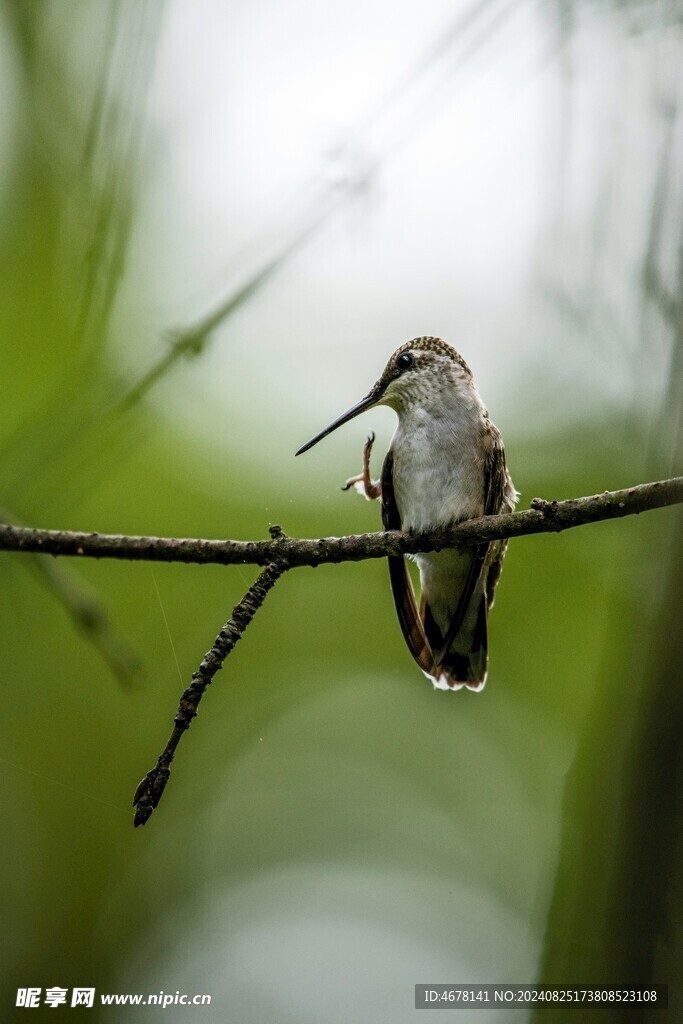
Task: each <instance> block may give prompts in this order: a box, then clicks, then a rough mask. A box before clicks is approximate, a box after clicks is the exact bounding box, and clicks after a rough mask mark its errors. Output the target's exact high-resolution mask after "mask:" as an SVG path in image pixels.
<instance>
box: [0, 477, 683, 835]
mask: <svg viewBox="0 0 683 1024" xmlns="http://www.w3.org/2000/svg"><path fill="white" fill-rule="evenodd" d="M680 503H683V477H674V478H672V479H670V480H659V481H656V482H654V483H648V484H639V485H638V486H636V487H628V488H626V489H624V490H621V491H605V492H604V493H603V494H594V495H593V496H592V497H587V498H572V499H570V500H568V501H544V500H543V499H541V498H534V500H533V501H532V502H531V508H530V509H526V510H524V511H522V512H512V513H509V514H507V515H499V516H484V517H482V518H480V519H470V520H468V521H467V522H464V523H459V524H458V525H456V526H451V527H448V528H441V529H438V530H431V531H429V532H426V533H422V534H412V533H399V532H397V531H390V532H388V533H366V534H358V535H355V536H348V537H324V538H320V539H316V540H305V539H299V538H294V537H287V536H285V534H284V533H283V532H282V530H281V529H280V527H278V526H271V528H270V533H271V540H269V541H238V540H199V539H197V540H192V539H180V538H175V537H129V536H123V535H119V534H100V533H77V532H73V531H70V530H36V529H28V528H26V527H20V526H13V525H8V524H0V550H5V551H26V552H33V553H36V552H38V553H43V554H51V555H76V556H78V557H82V558H118V559H131V560H134V561H143V560H147V561H156V562H193V563H203V564H207V563H218V564H221V565H231V564H233V565H234V564H242V565H244V564H252V565H263V566H265V568H264V570H263V571H262V572H261V574H260V575H259V576H258V578H257V579H256V581H255V582H254V584H253V585H252V586H251V587H250V588H249V590H248V591H247V593H246V594H245V596H244V597H243V598H242V600H241V601H240V603H239V604H238V605H237V606H236V607H235V609H234V610H233V613H232V616H231V618H230V619H229V620H228V622H226V623H225V625H224V626H223V628H222V629H221V631H220V633H219V634H218V636H217V637H216V639H215V641H214V644H213V646H212V648H211V650H210V651H208V653H207V654H206V655H205V656H204V658H203V660H202V662H201V664H200V666H199V668H198V669H197V671H196V672H195V673H194V675H193V677H192V682H191V683H190V685H189V686H188V688H187V689H186V690H185V692H184V693H183V695H182V697H181V699H180V706H179V708H178V713H177V715H176V717H175V722H174V727H173V731H172V733H171V736H170V737H169V740H168V743H167V744H166V747H165V748H164V751H163V753H162V754H161V755H160V756H159V758H158V760H157V763H156V765H155V766H154V768H152V770H151V771H149V772H148V773H147V775H146V776H145V777H144V779H143V780H142V782H141V783H140V784H139V786H138V788H137V790H136V793H135V798H134V801H133V802H134V805H135V825H136V826H137V825H144V824H145V822H146V821H147V820H148V819H149V817H150V815H151V814H152V811H153V810H154V808H155V807H156V806H157V804H158V803H159V800H160V799H161V796H162V794H163V792H164V789H165V787H166V783H167V782H168V779H169V776H170V765H171V761H172V760H173V757H174V755H175V752H176V748H177V746H178V743H179V742H180V738H181V736H182V735H183V733H184V732H185V731H186V730H187V728H188V727H189V725H190V722H191V721H192V719H193V718H194V717H195V715H196V714H197V709H198V707H199V702H200V701H201V699H202V697H203V695H204V692H205V691H206V688H207V686H208V685H209V683H210V682H211V681H212V679H213V677H214V676H215V674H216V672H217V671H218V670H219V669H220V668H221V667H222V665H223V662H224V661H225V659H226V658H227V657H228V655H229V654H230V652H231V651H232V649H233V647H234V646H235V644H236V643H237V642H238V640H239V639H240V638H241V637H242V634H243V633H244V630H245V629H246V628H247V626H248V625H249V623H250V622H251V620H252V618H253V617H254V615H255V614H256V612H257V611H258V609H259V608H260V607H261V605H262V604H263V602H264V601H265V599H266V597H267V595H268V593H269V591H270V590H271V589H272V587H273V586H274V585H275V583H276V582H277V580H278V579H279V578H280V576H281V575H282V574H283V573H284V572H286V571H287V570H288V569H293V568H296V567H298V566H304V565H308V566H317V565H322V564H324V563H326V562H356V561H361V560H363V559H366V558H384V557H386V556H387V555H395V554H414V553H416V552H419V551H437V550H440V549H442V548H448V547H460V546H469V545H473V544H481V543H489V542H491V541H494V540H501V539H503V538H506V537H522V536H525V535H527V534H532V533H559V532H560V531H561V530H568V529H571V528H572V527H575V526H583V525H584V524H586V523H595V522H599V521H600V520H603V519H617V518H620V517H622V516H629V515H634V514H637V513H639V512H645V511H647V510H648V509H655V508H662V507H663V506H666V505H675V504H680Z"/></svg>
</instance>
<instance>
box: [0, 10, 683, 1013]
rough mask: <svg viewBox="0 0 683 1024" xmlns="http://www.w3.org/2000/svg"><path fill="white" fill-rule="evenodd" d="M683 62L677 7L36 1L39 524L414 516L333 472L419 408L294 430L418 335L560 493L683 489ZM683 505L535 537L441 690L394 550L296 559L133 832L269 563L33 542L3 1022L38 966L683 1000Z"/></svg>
mask: <svg viewBox="0 0 683 1024" xmlns="http://www.w3.org/2000/svg"><path fill="white" fill-rule="evenodd" d="M682 50H683V40H682V38H681V7H680V4H676V3H670V2H667V3H665V2H657V3H655V2H652V3H647V2H645V3H618V4H617V3H607V2H603V3H598V4H588V3H585V2H576V3H571V2H567V0H562V2H557V3H550V4H546V3H543V4H541V3H539V2H536V0H534V2H531V0H530V2H525V0H522V2H517V3H514V4H509V3H505V2H502V0H499V2H493V0H489V2H481V3H478V4H477V3H475V4H470V3H464V2H463V3H459V4H453V3H444V2H437V0H431V2H429V3H427V4H426V5H424V6H422V7H421V8H420V10H419V11H418V10H417V9H415V10H414V9H413V7H412V6H410V5H407V4H404V3H402V4H399V5H398V9H397V8H396V5H395V4H389V3H384V2H376V3H373V4H372V5H367V4H360V3H358V4H355V3H354V4H351V6H349V7H347V6H346V5H344V7H340V6H334V5H323V6H321V5H314V4H313V3H312V2H306V0H297V2H296V3H294V4H286V5H285V4H281V3H278V2H276V0H266V2H264V3H262V4H259V5H256V6H253V5H248V4H246V3H242V4H241V3H237V4H234V5H232V4H231V5H222V4H220V3H218V2H217V0H203V2H202V3H201V4H199V5H196V4H190V3H189V2H187V0H168V2H167V3H161V2H157V0H147V2H145V3H140V2H137V3H135V2H132V0H128V2H125V0H119V2H111V3H110V2H107V0H99V2H98V3H97V4H88V3H85V0H81V2H75V0H59V2H57V0H44V2H37V0H5V2H3V3H2V4H1V5H0V80H1V82H2V88H1V89H0V94H1V95H2V99H1V100H0V139H1V141H2V151H3V154H4V158H3V161H2V166H1V167H0V380H1V381H2V396H3V400H2V402H1V403H0V506H1V507H2V516H3V517H5V518H6V519H11V520H16V521H19V522H22V523H25V524H29V525H34V526H44V527H53V528H65V529H84V530H98V531H103V532H104V531H109V532H122V533H143V534H144V533H154V534H167V535H176V536H204V537H237V538H259V537H263V536H266V535H267V528H268V526H269V524H271V523H274V522H276V523H280V524H281V525H282V526H283V528H284V529H285V530H286V531H287V533H289V534H291V535H300V536H312V537H315V536H321V535H327V534H337V535H340V534H344V533H347V532H348V533H350V532H361V531H364V530H372V529H376V528H378V525H379V509H378V506H377V505H375V504H370V503H365V502H362V501H361V500H360V499H357V498H356V497H355V496H350V495H345V494H342V493H341V492H340V490H339V485H340V483H341V482H342V481H343V480H344V478H345V477H346V476H348V475H349V474H350V473H352V472H356V471H357V469H358V468H359V464H360V452H361V445H362V442H363V439H364V437H365V433H366V431H367V430H368V429H370V428H374V429H375V430H376V431H377V434H378V444H377V448H376V451H378V452H379V451H380V450H382V449H383V448H385V447H386V444H387V443H388V440H389V437H390V433H391V430H392V429H393V425H392V416H391V414H390V413H389V412H388V411H386V410H384V411H380V412H378V413H371V414H369V415H368V416H367V417H366V418H365V422H363V423H360V422H357V423H355V424H353V425H351V426H349V427H348V428H347V429H346V430H344V431H340V432H339V433H338V434H335V435H334V437H331V438H330V439H329V441H328V442H326V443H325V444H324V445H321V446H319V448H316V449H315V451H313V452H311V454H310V456H306V457H305V458H304V459H299V460H296V462H295V461H294V459H293V457H292V455H293V452H294V450H295V449H296V448H297V447H298V446H299V445H300V444H301V443H302V442H303V441H304V440H305V439H307V438H308V437H309V436H311V435H312V434H313V433H314V432H315V431H316V430H318V429H320V428H322V427H323V426H324V425H325V424H326V423H327V422H329V421H330V420H331V419H332V418H333V417H334V416H335V415H337V414H338V413H340V412H341V411H343V409H345V408H346V407H347V406H348V405H350V404H351V403H352V402H354V401H356V400H357V399H358V398H359V397H360V396H361V395H362V394H364V393H365V392H366V391H367V388H368V385H369V384H370V383H372V381H374V380H375V378H376V377H377V375H378V374H379V372H380V371H381V369H382V367H383V365H384V362H385V360H386V358H387V357H388V355H389V353H390V352H391V351H393V349H394V348H395V347H396V346H397V345H398V344H400V343H401V342H403V341H404V340H407V339H408V338H410V337H412V336H414V335H418V334H437V335H441V336H443V337H445V338H446V339H447V340H448V341H450V342H451V343H453V344H454V345H456V347H457V348H459V349H460V350H461V351H462V352H463V354H464V355H465V357H466V358H467V360H468V361H469V362H470V364H471V365H472V366H473V369H474V372H475V376H476V378H477V381H478V384H479V387H480V390H481V392H482V394H483V396H484V399H485V401H486V402H487V403H488V404H489V408H490V410H491V414H492V416H493V419H494V420H495V421H496V423H497V424H498V426H499V427H500V428H501V430H502V433H503V436H504V438H505V442H506V449H507V453H508V462H509V466H510V468H511V471H512V474H513V478H514V480H515V483H516V485H517V487H518V488H519V489H520V490H521V492H522V506H527V505H528V502H529V501H530V499H531V498H532V497H533V496H534V495H537V494H538V495H542V496H543V497H546V498H558V499H559V498H564V497H572V496H576V495H580V494H591V493H594V492H596V491H600V490H604V489H606V488H610V489H611V488H615V487H621V486H627V485H630V484H633V483H637V482H639V481H642V480H647V479H656V478H660V477H665V476H667V475H671V474H672V473H674V472H676V471H678V472H680V454H681V453H680V422H681V416H680V413H681V402H680V398H681V391H680V384H681V375H680V367H681V352H682V350H683V346H682V339H681V324H682V323H683V315H682V302H683V286H682V284H681V282H682V281H683V264H682V263H681V253H682V252H683V246H682V245H681V241H682V238H681V196H682V195H683V189H681V182H682V174H681V170H682V167H683V160H682V158H683V150H682V146H681V139H682V137H683V136H682V135H681V130H680V113H679V111H680V102H681V98H682V97H681V76H680V67H681V57H682ZM378 469H379V460H378V464H377V470H378ZM680 523H681V519H680V514H679V511H678V510H677V509H669V510H661V511H657V512H651V513H648V514H647V515H643V516H640V517H637V518H635V517H634V518H630V519H626V520H621V521H616V522H609V523H604V524H601V525H596V526H591V527H588V528H585V529H581V530H575V531H569V532H567V533H564V534H562V535H560V536H539V537H530V538H523V539H520V540H517V541H515V542H513V543H512V544H511V547H510V550H509V552H508V556H507V563H506V568H505V572H504V575H503V580H502V585H501V587H500V589H499V592H498V597H497V601H496V608H495V611H494V612H493V615H492V620H491V625H490V634H491V667H490V674H489V681H488V684H487V686H486V688H485V690H484V692H483V693H482V694H480V695H476V694H470V693H468V692H464V693H463V692H459V693H454V694H444V693H441V692H436V691H433V690H432V688H431V687H430V685H429V684H428V683H427V682H426V681H425V680H424V679H423V678H422V676H421V674H420V673H419V672H418V670H417V669H416V667H415V666H414V664H413V663H412V661H411V659H410V656H409V654H408V652H407V650H406V649H405V647H404V644H403V641H402V639H401V636H400V632H399V628H398V624H397V622H396V620H395V613H394V610H393V606H392V601H391V596H390V592H389V587H388V580H387V573H386V567H385V566H384V565H383V564H381V563H375V562H365V563H359V564H348V565H341V566H326V567H321V568H319V569H317V570H315V571H313V570H308V569H300V570H296V571H295V572H292V573H291V574H289V575H288V576H287V577H286V578H285V579H283V580H282V581H281V582H280V583H279V584H278V586H277V587H276V588H275V590H274V591H273V593H272V595H271V596H270V597H269V598H268V600H267V602H266V604H265V606H264V608H263V609H262V611H260V612H259V614H258V616H257V618H256V619H255V620H254V622H253V624H252V626H251V627H250V629H249V632H248V633H247V635H246V637H245V638H244V641H243V642H242V643H241V644H240V645H239V647H238V648H237V649H236V651H235V652H234V654H233V655H232V656H231V657H230V659H229V661H228V663H227V664H226V667H225V669H224V671H223V672H222V673H220V674H219V676H218V677H217V678H216V681H215V684H214V685H213V686H212V687H211V689H210V691H209V692H208V693H207V695H206V698H205V700H204V702H203V704H202V707H201V711H200V715H199V717H198V719H197V720H196V721H195V722H194V724H193V725H192V728H191V730H190V732H189V734H188V735H187V736H186V737H185V739H184V740H183V742H182V744H181V747H180V751H179V753H178V755H177V758H176V761H175V763H174V768H173V774H172V778H171V782H170V784H169V787H168V789H167V791H166V795H165V796H164V799H163V801H162V803H161V804H160V806H159V808H158V810H157V811H156V812H155V813H154V815H153V817H152V819H151V820H150V822H149V824H148V825H147V826H146V827H145V828H144V829H138V830H134V829H133V827H132V808H131V806H130V802H131V799H132V794H133V791H134V789H135V786H136V784H137V782H138V780H139V779H140V778H141V776H142V775H143V774H144V773H145V772H146V771H147V770H148V769H149V768H150V767H152V765H153V763H154V762H155V760H156V757H157V755H158V753H159V752H160V750H161V749H162V747H163V745H164V743H165V741H166V739H167V736H168V733H169V730H170V726H171V722H172V717H173V715H174V714H175V710H176V707H177V700H178V696H179V694H180V692H181V690H182V688H184V686H185V685H187V683H188V682H189V679H190V676H191V674H192V672H193V671H194V669H195V668H196V666H197V665H198V663H199V661H200V659H201V657H202V655H203V654H204V652H205V651H206V650H207V649H208V647H209V646H210V645H211V643H212V641H213V638H214V636H215V634H216V632H217V631H218V629H219V628H220V626H221V625H222V623H223V622H224V621H225V620H226V618H227V617H228V616H229V614H230V611H231V609H232V607H233V605H234V604H235V603H236V602H237V600H239V598H240V597H241V596H242V594H243V593H244V591H245V590H246V589H247V587H248V586H249V584H250V582H251V580H252V579H253V577H254V575H255V573H254V571H253V569H252V568H250V567H244V568H238V567H234V568H232V567H228V568H220V567H215V566H205V567H199V566H184V565H155V566H153V567H150V566H149V565H148V564H143V563H138V564H133V563H132V564H126V563H117V562H113V561H112V562H107V561H103V562H95V561H86V560H83V561H81V562H78V564H76V563H75V562H74V561H72V560H71V561H70V560H66V559H65V560H58V561H55V560H53V559H50V560H49V562H48V561H47V560H41V559H40V558H38V557H35V558H34V557H30V556H22V555H8V554H3V555H2V557H1V559H0V563H1V564H0V572H1V576H0V580H1V584H0V655H1V661H0V664H1V665H2V676H3V682H4V692H5V700H4V704H3V715H2V721H1V726H0V728H1V729H2V748H1V750H0V773H1V778H2V786H1V789H0V794H1V796H0V799H1V800H2V817H3V821H4V823H5V829H4V833H5V840H4V843H3V844H2V849H3V864H2V871H1V872H0V874H1V877H2V905H3V917H4V921H3V924H4V926H3V929H2V931H3V946H4V948H3V955H2V978H3V985H2V993H1V994H0V999H1V1000H2V1010H1V1011H0V1016H1V1018H2V1020H14V1019H24V1012H25V1011H24V1010H23V1009H18V1008H15V1001H16V990H17V988H19V987H27V986H38V987H42V989H43V991H44V990H45V989H46V988H48V987H51V986H62V987H65V988H69V989H71V987H73V986H91V987H93V986H94V987H96V989H97V993H98V995H97V998H98V999H99V994H100V993H107V992H120V993H126V992H133V993H137V992H139V993H143V994H147V993H158V992H159V991H162V990H163V991H164V992H166V993H171V994H175V993H176V992H177V991H179V992H184V993H188V994H190V995H194V994H195V993H209V994H211V996H212V1005H211V1007H209V1008H204V1007H200V1008H197V1009H194V1010H192V1009H183V1008H181V1007H174V1008H173V1009H172V1010H171V1009H169V1010H168V1011H167V1014H170V1016H171V1017H172V1018H173V1019H174V1020H178V1021H185V1020H187V1021H194V1020H204V1021H224V1020H230V1021H239V1022H243V1024H251V1022H254V1024H265V1022H271V1021H277V1022H278V1024H289V1022H292V1024H294V1022H297V1024H302V1022H308V1021H310V1022H314V1021H315V1022H317V1021H320V1020H325V1021H333V1022H347V1021H373V1022H382V1021H392V1022H399V1021H404V1020H405V1021H407V1020H412V1019H413V1018H414V1016H415V1011H414V1010H413V1009H412V1007H413V986H414V985H415V983H417V982H433V981H441V982H473V983H478V982H510V983H515V982H520V983H530V982H532V981H536V980H539V981H540V980H545V981H552V982H559V983H604V984H606V983H612V984H618V985H634V984H643V985H648V984H651V983H653V982H664V983H666V982H668V983H669V985H670V1000H671V1001H672V1003H675V1001H676V1000H679V1002H678V1005H679V1006H680V1005H681V1003H680V1000H681V998H683V993H681V988H680V981H679V975H680V966H679V965H680V938H681V932H680V921H681V916H680V910H681V900H682V897H683V891H682V889H681V881H682V878H681V864H682V863H683V858H682V856H681V854H682V852H683V851H682V848H681V818H680V792H679V790H678V789H677V783H678V782H680V753H679V743H678V738H679V734H680V729H681V726H682V725H683V722H682V715H681V708H682V697H681V686H680V684H681V671H680V666H681V661H682V655H683V652H682V651H681V629H680V611H681V609H680V593H681V589H680V585H681V565H682V564H683V559H682V558H681V550H680ZM46 1012H47V1008H45V1007H43V1008H41V1009H38V1010H35V1011H34V1017H35V1019H41V1017H42V1016H43V1015H44V1014H45V1013H46ZM50 1012H51V1011H50ZM59 1012H60V1013H62V1014H68V1013H70V1012H72V1011H71V1010H69V1009H64V1008H60V1009H59ZM78 1012H83V1013H85V1012H86V1011H80V1010H79V1011H78ZM87 1012H88V1014H89V1019H91V1020H93V1021H94V1020H103V1021H112V1022H113V1021H125V1020H138V1019H139V1020H143V1019H144V1020H150V1021H153V1020H156V1019H161V1018H162V1017H164V1019H166V1014H164V1013H162V1011H161V1010H155V1009H153V1008H150V1007H147V1008H145V1010H134V1009H131V1008H129V1007H120V1008H118V1009H116V1008H110V1009H105V1008H102V1007H96V1008H93V1009H92V1010H89V1011H87ZM523 1016H524V1015H523V1013H521V1012H519V1013H516V1014H515V1018H514V1019H515V1020H521V1019H523ZM606 1016H610V1014H609V1013H607V1015H606ZM490 1017H491V1019H497V1020H500V1019H501V1014H500V1013H499V1014H491V1015H490ZM541 1017H542V1015H541ZM580 1017H583V1019H586V1020H588V1019H592V1018H591V1016H590V1013H586V1014H575V1015H574V1016H573V1017H572V1019H574V1020H577V1019H579V1018H580ZM604 1017H605V1014H604V1012H602V1013H601V1015H600V1019H604ZM611 1018H612V1019H618V1018H619V1011H616V1012H615V1013H612V1014H611ZM32 1019H33V1018H32ZM50 1019H51V1018H50ZM474 1019H476V1020H477V1021H478V1022H479V1024H485V1021H486V1020H488V1019H489V1014H488V1013H487V1012H486V1011H480V1012H478V1014H477V1016H476V1017H475V1018H474ZM543 1019H548V1018H547V1017H546V1018H543ZM627 1019H628V1020H649V1016H648V1011H647V1010H639V1011H636V1013H635V1015H630V1016H628V1018H627ZM672 1019H673V1018H672Z"/></svg>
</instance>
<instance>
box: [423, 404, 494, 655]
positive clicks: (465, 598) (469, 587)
mask: <svg viewBox="0 0 683 1024" xmlns="http://www.w3.org/2000/svg"><path fill="white" fill-rule="evenodd" d="M489 437H490V444H489V447H488V451H487V454H486V459H485V462H484V515H485V516H492V515H496V514H497V513H498V511H499V510H500V507H501V505H502V504H503V501H504V499H505V488H506V483H507V468H506V466H505V449H504V448H503V442H502V440H501V436H500V432H499V431H498V429H497V427H495V426H494V425H493V423H489ZM488 550H489V545H488V544H478V545H477V546H476V547H475V548H473V549H472V562H471V564H470V569H469V572H468V574H467V579H466V581H465V586H464V587H463V589H462V591H461V593H460V597H459V598H458V603H457V605H456V608H455V611H454V613H453V618H452V619H451V623H450V625H449V627H448V632H447V633H446V636H445V637H444V640H443V643H442V645H441V647H440V649H439V650H438V652H437V654H436V663H437V665H440V664H441V662H442V660H443V658H444V657H445V655H446V653H447V652H448V651H449V650H450V647H451V644H452V643H453V641H454V640H455V638H456V636H457V635H458V631H459V630H460V627H461V626H462V623H463V619H464V618H465V614H466V612H467V609H468V607H469V604H470V601H471V600H472V598H473V596H474V592H475V590H476V588H477V584H478V583H479V578H480V576H481V573H482V570H483V568H484V565H485V563H486V556H487V553H488ZM504 554H505V547H502V549H501V550H500V551H498V550H497V549H496V556H495V559H494V561H493V562H492V563H491V569H490V571H489V577H487V587H486V601H487V606H488V608H490V607H491V605H492V604H493V596H494V591H495V588H496V583H497V582H498V579H499V577H500V573H501V570H502V567H503V555H504ZM489 578H490V581H489Z"/></svg>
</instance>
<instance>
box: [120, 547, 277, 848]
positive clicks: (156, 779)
mask: <svg viewBox="0 0 683 1024" xmlns="http://www.w3.org/2000/svg"><path fill="white" fill-rule="evenodd" d="M282 572H283V570H282V569H281V568H280V567H279V566H277V565H267V566H266V568H265V569H264V570H263V572H262V573H260V575H259V576H258V577H257V579H256V580H255V582H254V583H253V584H252V586H251V587H250V588H249V590H248V591H247V592H246V594H245V595H244V597H243V598H242V600H241V601H240V603H239V604H238V605H236V606H235V608H234V609H233V613H232V616H231V617H230V619H228V621H227V622H226V623H225V625H224V626H223V628H222V629H221V631H220V633H219V634H218V636H217V637H216V639H215V640H214V643H213V647H212V648H211V650H210V651H208V652H207V653H206V654H205V655H204V657H203V659H202V662H201V664H200V666H199V668H198V669H197V671H196V672H195V673H194V675H193V676H192V682H191V683H190V685H189V686H188V688H187V689H186V690H185V692H184V693H183V695H182V697H181V698H180V705H179V706H178V713H177V715H176V716H175V720H174V722H175V724H174V726H173V732H172V733H171V735H170V737H169V740H168V743H167V744H166V746H165V748H164V750H163V752H162V753H161V754H160V755H159V759H158V760H157V763H156V765H155V766H154V768H152V770H151V771H149V772H147V774H146V775H145V777H144V779H142V781H141V782H140V783H139V785H138V788H137V789H136V790H135V796H134V797H133V806H134V807H135V822H134V824H135V827H136V828H137V826H138V825H144V824H145V822H146V821H148V820H149V817H150V815H151V814H152V811H153V810H154V808H155V807H156V806H157V804H158V803H159V801H160V800H161V797H162V795H163V792H164V789H165V788H166V783H167V782H168V779H169V776H170V774H171V761H172V760H173V757H174V755H175V752H176V747H177V746H178V744H179V743H180V738H181V736H182V735H183V733H184V732H185V731H186V730H187V729H188V728H189V726H190V722H191V721H192V719H193V718H194V717H195V715H196V714H197V709H198V708H199V702H200V700H201V699H202V697H203V696H204V692H205V690H206V688H207V686H208V685H209V683H210V682H211V681H212V679H213V677H214V676H215V674H216V672H218V670H219V669H221V668H222V667H223V662H224V661H225V659H226V658H227V657H228V655H229V654H230V652H231V651H232V649H233V648H234V646H235V644H236V643H237V641H238V640H240V639H241V637H242V635H243V633H244V631H245V629H246V628H247V626H248V625H249V623H250V622H251V620H252V619H253V617H254V615H255V614H256V612H257V611H258V610H259V608H260V607H261V605H262V604H263V602H264V601H265V599H266V597H267V596H268V593H269V591H270V590H271V589H272V588H273V587H274V586H275V584H276V583H277V581H278V579H279V578H280V576H281V575H282Z"/></svg>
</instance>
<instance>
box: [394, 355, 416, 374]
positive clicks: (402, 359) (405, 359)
mask: <svg viewBox="0 0 683 1024" xmlns="http://www.w3.org/2000/svg"><path fill="white" fill-rule="evenodd" d="M414 362H415V357H414V356H413V355H411V354H410V352H401V354H400V356H398V358H397V360H396V365H397V366H398V368H399V370H407V369H408V367H409V366H412V365H413V363H414Z"/></svg>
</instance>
